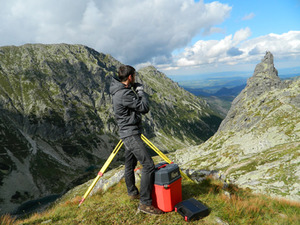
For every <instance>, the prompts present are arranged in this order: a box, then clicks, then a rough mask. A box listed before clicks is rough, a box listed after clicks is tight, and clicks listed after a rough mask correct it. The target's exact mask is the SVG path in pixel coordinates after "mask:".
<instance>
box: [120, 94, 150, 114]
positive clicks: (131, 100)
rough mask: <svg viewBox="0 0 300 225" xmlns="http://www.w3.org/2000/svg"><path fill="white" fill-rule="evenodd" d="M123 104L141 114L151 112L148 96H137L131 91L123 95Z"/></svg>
mask: <svg viewBox="0 0 300 225" xmlns="http://www.w3.org/2000/svg"><path fill="white" fill-rule="evenodd" d="M122 104H123V106H126V107H128V108H130V109H133V110H134V111H137V112H139V113H143V114H145V113H147V112H149V103H148V100H147V98H146V96H145V95H144V94H141V95H137V94H136V93H134V92H133V91H132V90H130V89H129V90H128V91H126V92H125V93H124V94H123V98H122Z"/></svg>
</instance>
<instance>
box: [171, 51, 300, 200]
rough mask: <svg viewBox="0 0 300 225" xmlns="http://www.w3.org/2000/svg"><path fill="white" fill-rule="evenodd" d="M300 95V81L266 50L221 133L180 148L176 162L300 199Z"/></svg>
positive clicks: (255, 190) (262, 191)
mask: <svg viewBox="0 0 300 225" xmlns="http://www.w3.org/2000/svg"><path fill="white" fill-rule="evenodd" d="M299 93H300V79H299V78H296V79H294V80H287V81H281V80H280V78H279V77H278V72H277V70H276V69H275V67H274V64H273V55H272V54H271V53H270V52H267V53H266V55H265V57H264V59H263V60H262V61H261V63H259V64H258V65H257V66H256V68H255V71H254V74H253V76H252V77H251V78H249V79H248V82H247V86H246V87H245V89H244V90H243V91H242V92H241V93H240V94H239V95H238V96H237V97H236V98H235V100H234V101H233V102H232V106H231V108H230V110H229V112H228V114H227V116H226V118H225V119H224V120H223V121H222V123H221V125H220V127H219V129H218V131H217V133H216V134H215V135H214V136H213V137H211V138H210V139H209V140H208V141H206V142H205V143H204V144H201V145H199V146H198V147H193V148H185V149H182V150H178V151H176V152H175V153H174V154H172V155H173V156H174V161H175V162H180V165H181V167H182V168H193V169H195V170H218V171H220V172H221V173H222V174H224V175H225V176H226V178H227V179H229V180H232V181H233V182H234V183H235V184H237V185H239V186H241V187H245V188H246V187H248V188H250V189H252V190H253V191H254V192H259V193H267V194H269V195H271V196H278V197H284V198H288V199H292V200H297V201H300V196H299V192H300V187H299V185H298V183H299V180H300V173H299V171H300V166H299V160H300V155H299V150H300V141H299V140H300V129H299V128H300V116H299V115H300V107H299V101H300V95H299ZM291 174H293V175H291Z"/></svg>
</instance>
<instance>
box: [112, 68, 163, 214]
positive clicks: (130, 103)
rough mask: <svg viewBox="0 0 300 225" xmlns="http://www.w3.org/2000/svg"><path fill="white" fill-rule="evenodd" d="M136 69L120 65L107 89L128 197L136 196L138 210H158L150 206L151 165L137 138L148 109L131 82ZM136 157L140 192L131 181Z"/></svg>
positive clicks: (139, 87)
mask: <svg viewBox="0 0 300 225" xmlns="http://www.w3.org/2000/svg"><path fill="white" fill-rule="evenodd" d="M135 76H136V72H135V69H134V68H133V67H132V66H129V65H122V66H120V67H119V70H118V77H117V78H113V79H112V82H111V86H110V93H111V94H112V99H113V108H114V113H115V118H116V120H117V123H118V127H119V135H120V138H121V139H122V140H123V143H124V145H125V183H126V187H127V192H128V195H129V196H130V198H131V199H138V198H139V197H140V204H139V210H140V211H142V212H144V213H148V214H161V213H162V211H160V210H159V209H157V208H155V207H153V206H152V197H151V193H152V188H153V184H154V170H155V166H154V163H153V160H152V158H151V156H150V155H149V153H148V151H147V149H146V148H145V146H144V143H143V141H142V139H141V134H142V118H141V117H142V114H145V113H147V112H148V111H149V104H148V101H147V98H146V97H145V95H144V90H143V85H142V84H139V83H135ZM137 161H139V162H140V163H141V165H142V166H143V169H142V176H141V186H140V194H139V191H138V189H137V187H136V185H135V176H134V169H135V167H136V165H137Z"/></svg>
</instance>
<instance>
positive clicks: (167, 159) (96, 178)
mask: <svg viewBox="0 0 300 225" xmlns="http://www.w3.org/2000/svg"><path fill="white" fill-rule="evenodd" d="M141 138H142V140H143V141H144V142H145V143H146V144H147V145H148V146H149V147H150V148H151V149H152V150H153V151H155V152H156V153H157V154H158V155H159V156H160V157H161V158H162V159H163V160H165V161H166V162H167V163H169V164H172V163H173V162H172V161H171V160H170V159H169V158H168V157H167V156H166V155H165V154H163V153H162V152H161V151H160V150H159V149H158V148H157V147H156V146H155V145H154V144H152V143H151V142H150V141H149V140H148V139H147V138H146V137H145V136H144V135H143V134H142V135H141ZM122 145H123V141H122V140H120V141H119V143H118V144H117V146H116V147H115V149H114V150H113V151H112V153H111V154H110V156H109V157H108V159H107V160H106V162H105V163H104V165H103V166H102V168H101V170H100V171H99V172H98V175H97V176H96V177H95V179H94V181H93V183H92V184H91V185H90V186H89V188H88V189H87V191H86V192H85V194H84V196H83V197H82V199H81V201H80V202H79V205H78V207H80V205H81V204H82V203H83V202H84V200H85V199H86V198H87V197H88V195H89V194H90V192H91V191H92V190H93V188H94V187H95V185H96V184H97V182H98V180H99V179H100V178H101V177H102V176H103V174H104V172H105V171H106V169H107V167H108V166H109V164H110V163H111V161H112V160H113V159H114V157H115V156H116V154H117V153H118V151H119V150H120V148H121V147H122ZM179 171H180V174H181V176H182V177H184V178H186V179H187V180H189V181H192V182H193V180H191V179H190V178H189V177H188V176H187V175H186V174H185V173H183V172H182V171H181V170H180V169H179Z"/></svg>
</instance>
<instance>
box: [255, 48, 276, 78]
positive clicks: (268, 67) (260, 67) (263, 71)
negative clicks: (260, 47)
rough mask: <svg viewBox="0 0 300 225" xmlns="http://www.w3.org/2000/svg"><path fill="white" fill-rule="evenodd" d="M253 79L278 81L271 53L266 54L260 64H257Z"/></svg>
mask: <svg viewBox="0 0 300 225" xmlns="http://www.w3.org/2000/svg"><path fill="white" fill-rule="evenodd" d="M253 77H255V78H258V77H262V78H270V79H275V80H278V79H279V77H278V71H277V69H276V68H275V66H274V60H273V55H272V53H271V52H266V55H265V57H264V58H263V59H262V60H261V63H259V64H257V66H256V67H255V70H254V75H253Z"/></svg>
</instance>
